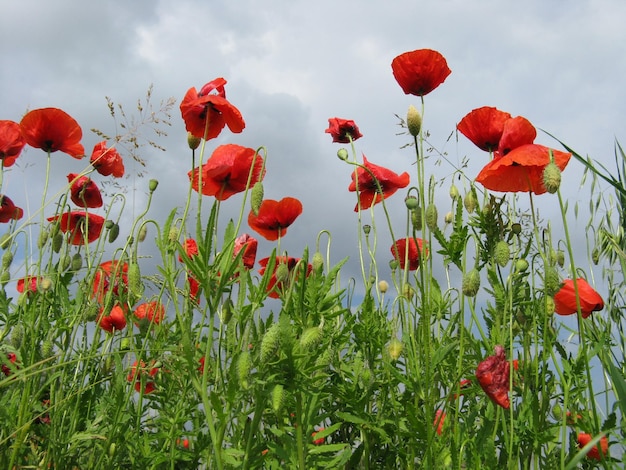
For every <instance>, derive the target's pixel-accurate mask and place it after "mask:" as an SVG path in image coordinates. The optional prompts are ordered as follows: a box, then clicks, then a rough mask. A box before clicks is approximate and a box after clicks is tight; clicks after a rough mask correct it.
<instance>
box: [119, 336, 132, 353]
mask: <svg viewBox="0 0 626 470" xmlns="http://www.w3.org/2000/svg"><path fill="white" fill-rule="evenodd" d="M132 345H133V342H132V340H131V339H130V338H122V341H120V351H130V348H131V347H132Z"/></svg>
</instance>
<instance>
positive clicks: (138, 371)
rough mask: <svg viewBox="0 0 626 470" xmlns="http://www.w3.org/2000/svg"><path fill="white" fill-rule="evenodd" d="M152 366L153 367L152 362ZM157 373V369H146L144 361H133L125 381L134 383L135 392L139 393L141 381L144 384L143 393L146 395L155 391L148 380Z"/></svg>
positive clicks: (152, 383) (154, 387) (153, 384)
mask: <svg viewBox="0 0 626 470" xmlns="http://www.w3.org/2000/svg"><path fill="white" fill-rule="evenodd" d="M152 365H154V362H153V363H152ZM158 373H159V368H158V367H152V366H151V367H148V366H146V363H145V362H144V361H139V362H138V361H135V362H133V365H132V366H131V368H130V372H129V373H128V377H126V380H128V381H129V382H134V383H135V391H137V392H141V382H142V380H143V381H144V382H145V386H144V388H143V393H144V394H148V393H152V392H154V391H155V390H156V385H155V383H154V382H153V381H152V380H150V379H152V378H153V377H154V376H156V375H157V374H158Z"/></svg>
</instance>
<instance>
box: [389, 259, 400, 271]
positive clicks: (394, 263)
mask: <svg viewBox="0 0 626 470" xmlns="http://www.w3.org/2000/svg"><path fill="white" fill-rule="evenodd" d="M398 266H400V263H398V260H397V259H392V260H391V261H389V268H391V270H392V271H393V270H394V269H398Z"/></svg>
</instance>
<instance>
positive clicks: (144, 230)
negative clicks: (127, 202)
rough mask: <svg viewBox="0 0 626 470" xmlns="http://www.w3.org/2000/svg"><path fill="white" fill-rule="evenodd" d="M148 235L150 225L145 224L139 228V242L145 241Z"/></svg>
mask: <svg viewBox="0 0 626 470" xmlns="http://www.w3.org/2000/svg"><path fill="white" fill-rule="evenodd" d="M147 235H148V226H147V225H146V224H143V225H142V226H141V227H140V228H139V233H138V234H137V241H138V242H139V243H141V242H143V241H144V240H145V239H146V236H147Z"/></svg>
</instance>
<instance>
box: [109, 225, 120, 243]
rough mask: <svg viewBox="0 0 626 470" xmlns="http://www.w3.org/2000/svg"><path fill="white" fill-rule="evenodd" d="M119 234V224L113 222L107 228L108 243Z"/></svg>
mask: <svg viewBox="0 0 626 470" xmlns="http://www.w3.org/2000/svg"><path fill="white" fill-rule="evenodd" d="M119 234H120V226H119V225H117V224H115V223H114V224H113V225H112V226H111V228H110V229H109V243H113V242H114V241H115V240H116V239H117V237H118V236H119Z"/></svg>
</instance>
